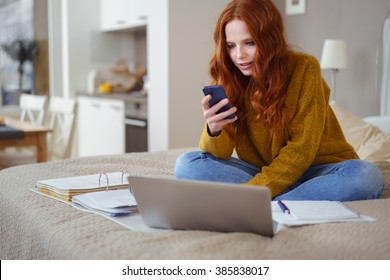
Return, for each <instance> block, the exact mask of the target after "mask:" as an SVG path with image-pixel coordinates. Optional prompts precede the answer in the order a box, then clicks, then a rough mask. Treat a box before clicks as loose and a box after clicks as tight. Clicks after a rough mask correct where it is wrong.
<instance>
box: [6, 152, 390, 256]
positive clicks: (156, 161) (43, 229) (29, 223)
mask: <svg viewBox="0 0 390 280" xmlns="http://www.w3.org/2000/svg"><path fill="white" fill-rule="evenodd" d="M181 152H183V150H172V151H167V152H154V153H133V154H125V155H118V156H101V157H90V158H81V159H73V160H65V161H58V162H49V163H41V164H35V165H28V166H19V167H13V168H8V169H5V170H2V171H0V193H1V196H0V226H1V231H0V233H1V237H0V242H1V245H0V259H390V234H389V232H390V163H389V162H382V163H378V166H379V167H380V168H381V170H382V172H383V174H384V176H385V180H386V184H385V191H384V193H383V195H382V198H381V199H378V200H370V201H358V202H350V203H347V204H348V205H349V206H351V207H352V208H354V209H356V210H357V211H359V212H361V213H363V214H366V215H369V216H372V217H375V218H376V219H377V220H376V222H370V223H332V224H322V225H312V226H302V227H296V228H287V229H283V230H281V231H280V232H279V233H278V234H277V235H276V236H275V237H273V238H268V237H264V236H260V235H255V234H249V233H217V232H206V231H170V232H163V233H161V232H160V233H141V232H133V231H131V230H129V229H127V228H125V227H123V226H121V225H119V224H117V223H114V222H112V221H110V220H108V219H106V218H104V217H101V216H99V215H95V214H89V213H85V212H82V211H79V210H76V209H75V208H73V207H71V206H69V205H66V204H64V203H61V202H58V201H55V200H53V199H50V198H46V197H43V196H41V195H38V194H35V193H33V192H31V191H28V189H29V188H32V187H33V186H34V184H35V182H36V181H37V180H39V179H46V178H56V177H65V176H76V175H86V174H93V173H100V172H110V171H112V172H113V171H124V170H127V171H130V172H131V173H133V174H144V175H152V176H162V177H172V176H173V166H174V162H175V159H176V157H177V156H178V155H179V154H180V153H181Z"/></svg>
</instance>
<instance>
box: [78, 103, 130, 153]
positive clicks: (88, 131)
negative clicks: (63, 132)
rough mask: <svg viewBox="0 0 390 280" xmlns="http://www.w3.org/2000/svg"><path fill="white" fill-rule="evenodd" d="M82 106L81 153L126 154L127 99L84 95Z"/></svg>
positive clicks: (79, 141)
mask: <svg viewBox="0 0 390 280" xmlns="http://www.w3.org/2000/svg"><path fill="white" fill-rule="evenodd" d="M78 106H79V108H78V155H79V156H80V157H82V156H93V155H110V154H122V153H124V152H125V125H124V116H125V104H124V101H121V100H112V99H103V98H96V97H95V98H94V97H84V96H81V97H79V98H78Z"/></svg>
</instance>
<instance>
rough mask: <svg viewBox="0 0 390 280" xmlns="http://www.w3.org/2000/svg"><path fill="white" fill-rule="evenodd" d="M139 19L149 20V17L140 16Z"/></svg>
mask: <svg viewBox="0 0 390 280" xmlns="http://www.w3.org/2000/svg"><path fill="white" fill-rule="evenodd" d="M138 19H139V20H147V19H148V16H139V17H138Z"/></svg>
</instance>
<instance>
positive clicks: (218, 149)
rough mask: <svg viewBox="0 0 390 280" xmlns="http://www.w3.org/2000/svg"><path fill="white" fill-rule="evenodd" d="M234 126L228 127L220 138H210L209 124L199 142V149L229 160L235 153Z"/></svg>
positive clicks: (223, 130)
mask: <svg viewBox="0 0 390 280" xmlns="http://www.w3.org/2000/svg"><path fill="white" fill-rule="evenodd" d="M234 130H235V128H234V125H233V124H229V125H226V126H225V127H224V128H223V129H222V131H221V133H220V134H219V135H218V136H210V134H209V131H208V126H207V123H206V124H205V126H204V129H203V132H202V135H201V137H200V141H199V148H200V149H202V150H203V151H206V152H209V153H210V154H212V155H213V156H215V157H217V158H220V159H226V160H227V159H229V158H230V157H231V155H232V153H233V150H234V146H235V142H236V136H235V132H234Z"/></svg>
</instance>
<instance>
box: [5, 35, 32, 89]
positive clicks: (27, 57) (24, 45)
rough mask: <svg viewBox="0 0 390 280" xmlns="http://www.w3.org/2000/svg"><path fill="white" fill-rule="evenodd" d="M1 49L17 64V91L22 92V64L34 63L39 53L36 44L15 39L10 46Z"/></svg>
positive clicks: (6, 45)
mask: <svg viewBox="0 0 390 280" xmlns="http://www.w3.org/2000/svg"><path fill="white" fill-rule="evenodd" d="M2 48H3V50H4V51H5V53H6V54H8V56H9V57H10V58H11V59H13V60H15V61H17V62H19V65H18V73H19V90H20V91H22V90H23V73H24V63H25V62H26V61H31V62H33V61H34V58H35V56H36V55H37V54H38V51H39V48H38V44H37V43H36V42H35V41H34V40H23V39H17V40H14V41H13V42H12V43H10V44H3V45H2Z"/></svg>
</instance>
